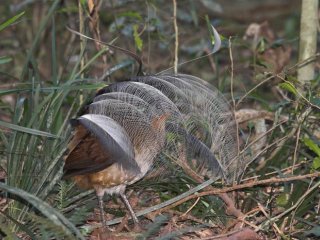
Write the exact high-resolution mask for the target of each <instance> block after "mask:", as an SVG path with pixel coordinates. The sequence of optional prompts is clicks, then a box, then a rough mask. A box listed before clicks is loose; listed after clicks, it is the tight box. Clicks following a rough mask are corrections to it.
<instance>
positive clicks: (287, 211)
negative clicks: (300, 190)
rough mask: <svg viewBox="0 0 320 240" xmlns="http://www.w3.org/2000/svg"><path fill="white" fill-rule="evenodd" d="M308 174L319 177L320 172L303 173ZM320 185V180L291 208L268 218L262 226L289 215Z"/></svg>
mask: <svg viewBox="0 0 320 240" xmlns="http://www.w3.org/2000/svg"><path fill="white" fill-rule="evenodd" d="M307 175H310V176H311V175H315V176H311V177H319V176H320V172H318V173H311V174H306V175H303V176H307ZM303 176H297V177H303ZM295 180H298V179H295ZM319 186H320V181H318V182H317V183H316V184H315V185H314V186H313V187H312V188H310V189H309V190H308V191H306V192H305V193H304V194H303V195H302V196H301V197H300V198H299V200H298V201H297V202H296V203H295V204H294V205H292V206H291V207H290V208H288V209H287V210H286V211H284V212H282V213H280V214H278V215H277V216H275V217H273V218H271V219H269V220H267V221H266V222H264V223H262V224H261V228H264V227H265V226H267V225H268V224H269V223H271V222H274V221H276V220H278V219H280V218H282V217H283V216H285V215H287V214H288V213H289V212H291V211H292V210H294V209H295V208H297V206H299V204H300V203H301V202H303V201H304V200H305V198H306V197H307V196H308V195H309V194H310V193H311V192H312V191H313V190H315V189H316V188H318V187H319Z"/></svg>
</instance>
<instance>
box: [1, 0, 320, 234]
mask: <svg viewBox="0 0 320 240" xmlns="http://www.w3.org/2000/svg"><path fill="white" fill-rule="evenodd" d="M300 7H301V1H298V0H281V1H279V0H267V1H259V0H243V1H241V0H237V1H231V0H229V1H225V0H216V1H214V0H212V1H209V0H199V1H192V0H177V23H178V33H179V35H178V36H179V45H178V47H179V63H183V62H186V61H190V60H193V61H192V62H190V63H186V64H183V65H181V66H179V68H178V71H179V72H181V73H188V74H192V75H195V76H197V77H200V78H203V79H205V80H206V81H208V82H209V83H211V84H212V85H214V86H215V87H216V88H218V89H219V90H220V91H222V92H223V93H224V94H225V95H226V97H227V99H228V100H230V104H231V105H232V106H233V108H234V111H235V114H236V117H237V120H238V123H239V136H240V138H241V139H240V140H241V146H242V148H245V146H248V145H250V144H249V143H250V142H252V141H254V139H258V140H256V142H255V143H254V144H252V145H250V147H248V148H247V151H250V154H249V155H250V156H251V157H252V160H255V161H254V162H253V163H252V164H250V165H249V166H248V168H247V169H246V171H245V173H244V174H243V176H242V179H241V180H240V181H239V182H238V184H248V185H247V187H245V186H243V187H242V188H240V189H238V190H234V191H230V193H229V197H230V199H232V204H231V205H232V206H233V207H235V208H236V209H237V210H238V211H240V213H241V214H240V215H239V212H238V213H237V214H236V213H235V212H231V213H230V212H228V210H230V209H229V208H228V205H227V206H226V202H223V201H221V200H220V198H218V197H216V195H213V196H206V197H203V198H202V199H201V200H200V201H199V202H196V203H195V200H196V199H194V200H190V201H187V202H184V203H182V204H181V205H179V206H177V207H175V208H172V209H169V210H168V209H166V210H164V211H163V212H162V214H159V212H158V214H151V213H149V214H148V215H147V217H146V219H145V220H144V222H143V224H145V225H148V224H149V228H148V230H145V231H134V230H132V228H130V227H128V228H127V229H126V228H125V229H124V230H123V231H121V235H117V239H133V238H137V237H140V238H142V239H143V238H145V239H149V238H150V239H151V238H152V239H153V238H154V239H155V238H157V237H158V239H171V238H174V237H176V238H181V239H193V238H206V237H210V236H214V235H219V236H221V238H223V237H225V238H226V239H227V238H228V237H230V236H237V235H236V234H243V236H249V235H250V234H253V236H254V237H255V238H253V239H257V237H261V238H263V237H264V238H266V239H290V238H293V239H303V238H314V239H316V238H317V237H319V236H320V225H319V220H320V219H319V213H320V205H319V204H320V195H319V185H320V181H319V175H317V171H318V170H319V169H320V146H319V145H320V130H319V129H320V128H319V108H320V96H319V81H320V80H319V79H320V78H319V62H318V61H317V60H318V58H317V57H318V55H316V56H315V61H313V62H314V63H315V65H314V66H315V70H316V76H315V79H313V80H312V81H310V82H309V84H308V85H302V84H301V83H300V82H299V79H297V72H296V71H297V69H298V68H299V62H298V50H299V48H298V47H299V26H300V11H301V8H300ZM19 14H20V15H19ZM15 16H16V19H13V18H14V17H15ZM8 20H9V21H10V20H12V22H10V24H8V26H5V24H4V23H6V21H8ZM0 23H2V25H0V29H1V31H0V36H1V37H0V84H1V85H0V86H1V89H0V96H1V99H0V121H1V122H0V123H1V124H0V127H1V129H0V130H1V133H0V136H1V141H0V154H1V158H0V179H1V180H2V181H3V182H4V183H1V184H2V185H1V189H2V192H1V195H0V204H1V205H0V210H1V212H0V230H1V231H0V234H1V235H2V236H3V237H6V238H7V239H16V238H23V239H28V238H39V239H48V238H49V237H53V238H56V239H61V238H65V239H69V238H70V239H73V238H75V237H78V238H81V235H83V236H86V237H87V238H91V239H98V236H99V234H101V233H100V232H99V228H98V230H97V229H96V227H97V226H96V225H97V224H98V223H99V221H97V219H99V217H98V216H97V213H96V212H97V211H94V208H96V207H97V202H96V198H95V196H94V194H93V193H92V192H83V191H81V190H79V189H77V188H76V187H75V186H74V185H73V183H70V182H65V181H62V180H61V176H62V167H63V162H62V158H61V156H62V154H63V152H64V151H65V147H66V142H67V141H68V139H69V138H70V134H71V129H70V127H69V124H68V119H70V118H72V117H74V116H76V114H77V112H78V111H79V108H80V107H81V106H82V105H83V103H84V102H86V101H87V99H88V97H90V96H92V95H93V94H94V92H95V91H96V89H99V88H101V87H102V86H104V85H105V84H108V83H110V82H114V81H121V80H124V79H127V78H128V77H129V76H132V75H135V74H136V72H137V64H136V62H135V61H134V60H133V59H132V58H130V57H129V56H128V55H126V54H123V53H122V52H119V51H115V50H113V49H109V48H107V47H105V46H102V45H99V44H96V43H95V42H93V41H90V40H85V39H82V41H80V37H79V36H77V35H75V34H73V33H71V32H70V31H69V30H68V29H67V27H69V28H71V29H74V30H77V31H80V32H81V33H83V34H85V35H88V36H91V37H93V38H95V39H100V40H101V41H105V42H108V43H112V44H114V45H116V46H120V47H122V48H124V49H127V50H130V51H132V52H135V53H136V54H137V55H139V56H141V58H142V61H143V63H144V64H143V71H144V72H145V73H147V74H156V73H159V72H161V71H164V70H167V69H169V68H171V67H172V66H173V63H174V49H175V31H174V27H173V5H172V1H168V0H157V1H152V0H145V1H142V0H138V1H130V0H118V1H115V0H110V1H100V2H99V1H90V0H88V1H86V0H79V2H78V1H45V0H43V1H40V0H39V1H37V0H30V1H27V0H25V1H15V0H14V1H6V0H2V1H1V5H0ZM210 24H211V25H213V26H214V27H215V28H216V29H217V31H218V32H219V34H220V35H221V37H222V39H223V41H222V48H221V50H220V51H219V52H218V53H216V54H213V55H210V52H211V51H212V49H213V45H212V42H211V40H212V39H211V33H210V27H208V26H210ZM2 28H3V29H2ZM318 43H319V41H318ZM230 47H231V48H230ZM205 55H208V56H205ZM202 56H205V57H202ZM230 56H232V58H231V57H230ZM201 57H202V58H201ZM166 73H172V69H169V70H167V71H166ZM232 76H233V77H232ZM251 89H253V90H252V91H251ZM299 93H301V94H299ZM301 95H302V96H303V97H301ZM296 176H300V179H299V180H296V179H295V181H291V180H290V179H289V178H290V177H296ZM280 178H281V179H283V180H279V181H277V180H275V181H273V180H272V179H280ZM260 180H267V182H266V183H265V184H262V183H261V184H257V185H254V184H252V183H253V181H260ZM250 184H251V185H250ZM196 185H197V183H196V182H195V181H193V180H192V179H190V178H189V177H188V176H186V175H181V176H179V177H177V181H176V183H172V184H161V183H157V182H156V181H152V180H144V181H142V182H139V183H138V184H137V185H136V186H132V187H131V188H130V189H129V190H134V191H133V193H132V194H131V201H133V202H135V203H134V206H135V209H143V208H147V207H151V206H153V205H156V204H158V203H159V202H163V201H165V200H168V199H170V198H172V197H174V196H177V195H179V194H181V193H183V192H185V191H187V190H188V189H189V188H190V187H192V186H196ZM253 185H254V186H253ZM214 187H217V188H222V189H223V188H224V187H226V186H224V185H223V184H222V183H216V184H215V185H214ZM22 190H23V191H26V192H28V193H30V195H28V194H26V193H25V192H23V191H22ZM35 197H36V198H35ZM107 206H108V207H109V208H108V210H107V211H108V217H109V219H113V218H115V217H119V216H123V215H124V212H125V211H121V210H120V211H119V209H118V208H119V206H120V207H121V208H123V206H122V205H121V204H120V203H118V201H117V200H116V199H111V200H110V201H109V202H108V205H107ZM191 206H192V209H191V210H190V211H188V209H189V208H190V207H191ZM185 212H187V214H183V213H185ZM61 214H63V215H61ZM247 230H248V232H245V231H247ZM254 233H256V234H257V235H254ZM1 235H0V238H1ZM239 236H240V235H239ZM236 239H241V238H239V237H238V238H236ZM243 239H244V238H243ZM248 239H249V238H248Z"/></svg>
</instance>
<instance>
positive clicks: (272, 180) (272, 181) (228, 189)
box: [165, 172, 320, 209]
mask: <svg viewBox="0 0 320 240" xmlns="http://www.w3.org/2000/svg"><path fill="white" fill-rule="evenodd" d="M315 177H320V172H316V173H310V174H305V175H300V176H293V177H287V178H270V179H265V180H259V181H254V182H249V183H243V184H239V185H235V186H232V187H225V188H222V189H215V190H210V191H206V192H201V193H195V194H194V195H190V196H188V197H185V198H183V199H181V200H179V201H177V202H175V203H173V204H171V205H169V206H167V207H166V208H165V209H169V208H173V207H176V206H178V205H180V204H182V203H184V202H186V201H189V200H190V199H194V198H198V197H203V196H208V195H219V194H222V193H227V192H233V191H237V190H240V189H245V188H250V187H255V186H259V185H266V184H275V183H284V182H291V181H297V180H302V179H307V178H315ZM319 184H320V182H319Z"/></svg>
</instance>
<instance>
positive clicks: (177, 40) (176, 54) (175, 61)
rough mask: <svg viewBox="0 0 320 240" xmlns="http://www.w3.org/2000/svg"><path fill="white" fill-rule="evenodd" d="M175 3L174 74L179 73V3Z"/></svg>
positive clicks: (174, 1)
mask: <svg viewBox="0 0 320 240" xmlns="http://www.w3.org/2000/svg"><path fill="white" fill-rule="evenodd" d="M172 3H173V26H174V32H175V50H174V74H177V73H178V49H179V36H178V34H179V32H178V24H177V2H176V0H172Z"/></svg>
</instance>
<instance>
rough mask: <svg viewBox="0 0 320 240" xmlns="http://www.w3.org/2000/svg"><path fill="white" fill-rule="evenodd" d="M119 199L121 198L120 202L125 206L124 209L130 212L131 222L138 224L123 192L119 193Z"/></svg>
mask: <svg viewBox="0 0 320 240" xmlns="http://www.w3.org/2000/svg"><path fill="white" fill-rule="evenodd" d="M120 197H121V200H122V201H123V203H124V205H125V206H126V208H127V209H128V211H129V212H130V215H131V217H132V220H133V221H134V223H135V224H138V223H139V220H138V218H137V216H136V214H135V213H134V211H133V209H132V207H131V205H130V203H129V201H128V199H127V197H126V195H125V194H124V193H123V192H121V193H120Z"/></svg>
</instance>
